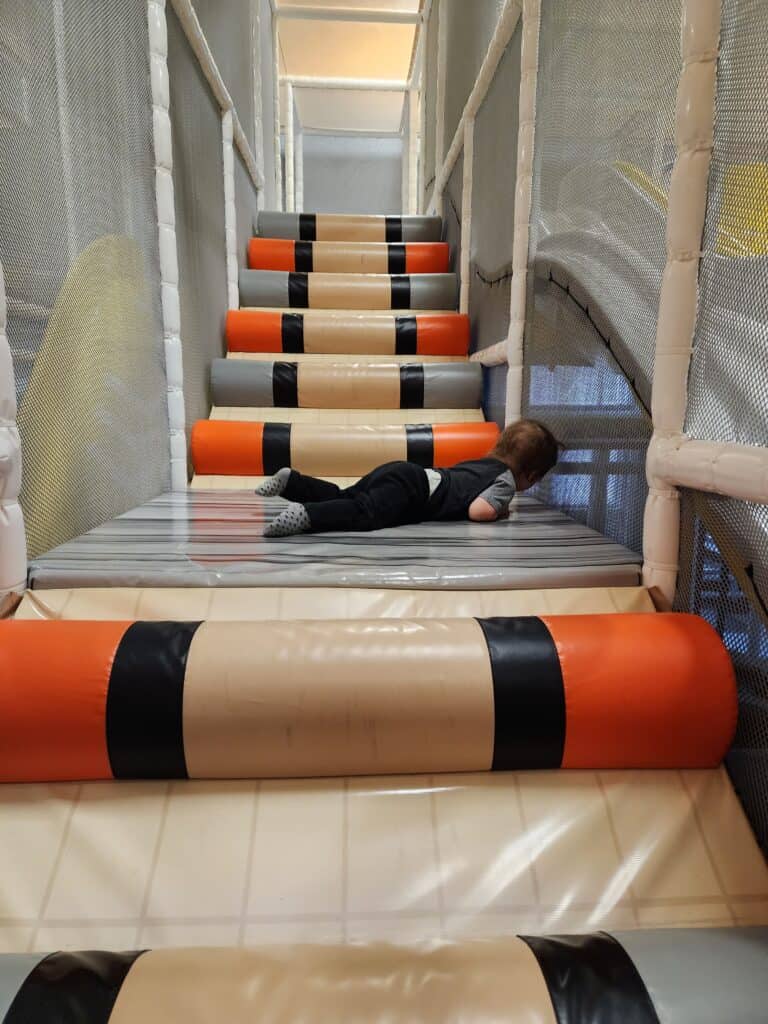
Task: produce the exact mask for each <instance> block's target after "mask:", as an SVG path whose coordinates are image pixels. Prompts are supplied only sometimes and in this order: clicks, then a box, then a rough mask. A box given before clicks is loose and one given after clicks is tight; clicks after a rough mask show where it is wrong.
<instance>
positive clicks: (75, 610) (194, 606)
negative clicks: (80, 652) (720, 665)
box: [15, 480, 655, 622]
mask: <svg viewBox="0 0 768 1024" xmlns="http://www.w3.org/2000/svg"><path fill="white" fill-rule="evenodd" d="M338 482H339V483H342V482H343V481H338ZM349 482H350V483H351V482H352V481H351V480H350V481H349ZM654 610H655V609H654V606H653V601H652V600H651V598H650V596H649V594H648V591H647V590H645V589H644V588H643V587H589V588H580V589H579V588H575V589H572V590H567V589H562V590H559V589H554V590H474V591H473V590H376V589H373V588H371V589H368V588H352V587H289V588H282V587H258V588H235V587H232V588H224V589H216V588H212V587H183V588H181V587H177V588H173V587H168V588H151V587H150V588H139V587H131V588H122V587H109V588H95V589H89V588H83V589H78V590H28V591H27V592H26V593H25V595H24V598H23V599H22V602H21V604H20V605H19V607H18V609H17V611H16V615H15V617H16V618H17V619H94V620H98V621H105V620H110V619H115V620H125V621H130V620H132V619H142V620H147V621H158V620H159V621H164V620H167V621H174V620H177V621H188V622H198V621H208V622H228V621H230V622H235V621H238V622H241V621H247V622H258V621H261V620H264V619H281V620H282V619H342V618H367V619H376V618H379V619H400V618H419V619H425V618H433V617H434V618H454V617H457V618H469V617H471V616H478V617H479V618H487V617H490V616H493V615H601V614H612V613H616V612H644V613H645V612H647V613H652V612H654Z"/></svg>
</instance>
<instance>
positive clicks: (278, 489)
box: [256, 466, 291, 498]
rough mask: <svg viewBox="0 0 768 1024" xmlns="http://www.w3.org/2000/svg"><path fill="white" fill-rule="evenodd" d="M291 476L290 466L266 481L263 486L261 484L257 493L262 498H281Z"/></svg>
mask: <svg viewBox="0 0 768 1024" xmlns="http://www.w3.org/2000/svg"><path fill="white" fill-rule="evenodd" d="M290 475H291V467H290V466H286V467H284V468H283V469H278V471H277V472H276V473H275V475H274V476H271V477H270V478H269V480H265V481H264V483H263V484H259V486H258V487H257V488H256V493H257V494H258V495H259V496H260V497H262V498H279V497H280V495H281V494H282V493H283V491H284V490H285V488H286V487H287V486H288V478H289V477H290Z"/></svg>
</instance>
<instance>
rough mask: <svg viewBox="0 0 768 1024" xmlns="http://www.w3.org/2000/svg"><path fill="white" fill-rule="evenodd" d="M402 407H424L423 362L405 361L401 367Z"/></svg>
mask: <svg viewBox="0 0 768 1024" xmlns="http://www.w3.org/2000/svg"><path fill="white" fill-rule="evenodd" d="M400 408H401V409H423V408H424V367H423V366H422V365H421V363H403V364H402V365H401V367H400Z"/></svg>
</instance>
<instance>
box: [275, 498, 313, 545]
mask: <svg viewBox="0 0 768 1024" xmlns="http://www.w3.org/2000/svg"><path fill="white" fill-rule="evenodd" d="M311 526H312V524H311V523H310V521H309V514H308V513H307V510H306V509H305V508H304V506H303V505H299V504H298V503H297V502H295V501H292V502H291V503H290V504H289V505H288V507H287V508H286V509H284V510H283V511H282V512H281V513H280V515H279V516H278V517H277V518H276V519H273V520H272V522H271V523H270V524H269V526H267V527H266V529H265V530H264V536H265V537H292V536H293V535H294V534H296V533H306V532H307V530H309V529H311Z"/></svg>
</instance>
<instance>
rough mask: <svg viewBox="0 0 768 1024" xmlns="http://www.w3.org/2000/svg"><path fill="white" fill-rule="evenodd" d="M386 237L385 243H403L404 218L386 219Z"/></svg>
mask: <svg viewBox="0 0 768 1024" xmlns="http://www.w3.org/2000/svg"><path fill="white" fill-rule="evenodd" d="M385 230H386V235H385V241H387V242H402V241H403V218H402V217H387V219H386V229H385Z"/></svg>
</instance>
